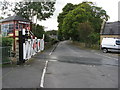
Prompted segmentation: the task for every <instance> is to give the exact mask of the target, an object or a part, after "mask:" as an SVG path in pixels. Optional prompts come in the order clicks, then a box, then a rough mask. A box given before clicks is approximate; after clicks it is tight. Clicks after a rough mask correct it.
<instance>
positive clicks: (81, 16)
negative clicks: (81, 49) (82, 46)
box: [60, 2, 109, 40]
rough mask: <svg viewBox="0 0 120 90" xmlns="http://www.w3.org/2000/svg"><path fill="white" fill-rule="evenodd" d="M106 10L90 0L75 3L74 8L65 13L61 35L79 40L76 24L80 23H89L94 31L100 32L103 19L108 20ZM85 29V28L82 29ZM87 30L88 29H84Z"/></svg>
mask: <svg viewBox="0 0 120 90" xmlns="http://www.w3.org/2000/svg"><path fill="white" fill-rule="evenodd" d="M108 18H109V16H108V15H107V14H106V11H105V10H103V9H102V8H100V7H97V6H95V5H94V4H93V3H92V2H82V3H80V4H78V5H76V8H75V9H73V10H71V11H69V13H68V14H66V15H65V17H64V19H63V21H62V25H61V26H60V27H62V29H61V30H62V33H63V34H62V35H63V36H64V37H65V38H66V39H69V38H70V37H71V38H72V40H80V38H78V37H79V32H78V26H79V24H80V23H86V22H87V23H89V25H90V26H91V28H92V29H93V31H94V32H95V33H99V32H100V28H101V23H102V21H103V19H105V20H108ZM84 30H86V29H84ZM86 32H89V31H86Z"/></svg>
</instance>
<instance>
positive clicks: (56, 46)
mask: <svg viewBox="0 0 120 90" xmlns="http://www.w3.org/2000/svg"><path fill="white" fill-rule="evenodd" d="M58 44H59V43H57V44H56V45H55V47H54V48H53V49H52V50H51V52H50V53H49V55H52V53H53V52H54V51H55V49H56V48H57V46H58Z"/></svg>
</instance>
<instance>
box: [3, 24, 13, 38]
mask: <svg viewBox="0 0 120 90" xmlns="http://www.w3.org/2000/svg"><path fill="white" fill-rule="evenodd" d="M13 29H14V24H3V25H1V33H2V35H3V36H7V35H8V34H9V33H12V32H13Z"/></svg>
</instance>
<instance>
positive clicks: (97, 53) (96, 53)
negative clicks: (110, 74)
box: [95, 53, 118, 60]
mask: <svg viewBox="0 0 120 90" xmlns="http://www.w3.org/2000/svg"><path fill="white" fill-rule="evenodd" d="M95 54H96V55H99V56H103V57H106V58H109V59H114V60H118V58H112V57H109V56H106V55H101V54H99V53H95Z"/></svg>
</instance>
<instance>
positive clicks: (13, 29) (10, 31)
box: [0, 15, 32, 51]
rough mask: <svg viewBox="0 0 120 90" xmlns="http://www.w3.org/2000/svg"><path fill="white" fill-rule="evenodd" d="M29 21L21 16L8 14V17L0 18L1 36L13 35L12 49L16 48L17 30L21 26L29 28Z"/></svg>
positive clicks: (20, 28)
mask: <svg viewBox="0 0 120 90" xmlns="http://www.w3.org/2000/svg"><path fill="white" fill-rule="evenodd" d="M31 23H32V22H31V21H30V20H27V19H25V18H23V17H21V16H17V15H14V16H10V17H8V18H5V19H2V20H0V26H1V32H0V33H1V34H2V36H3V37H13V39H14V44H13V51H15V50H16V42H17V40H18V36H19V34H18V32H19V30H22V29H23V28H26V29H28V30H31Z"/></svg>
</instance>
